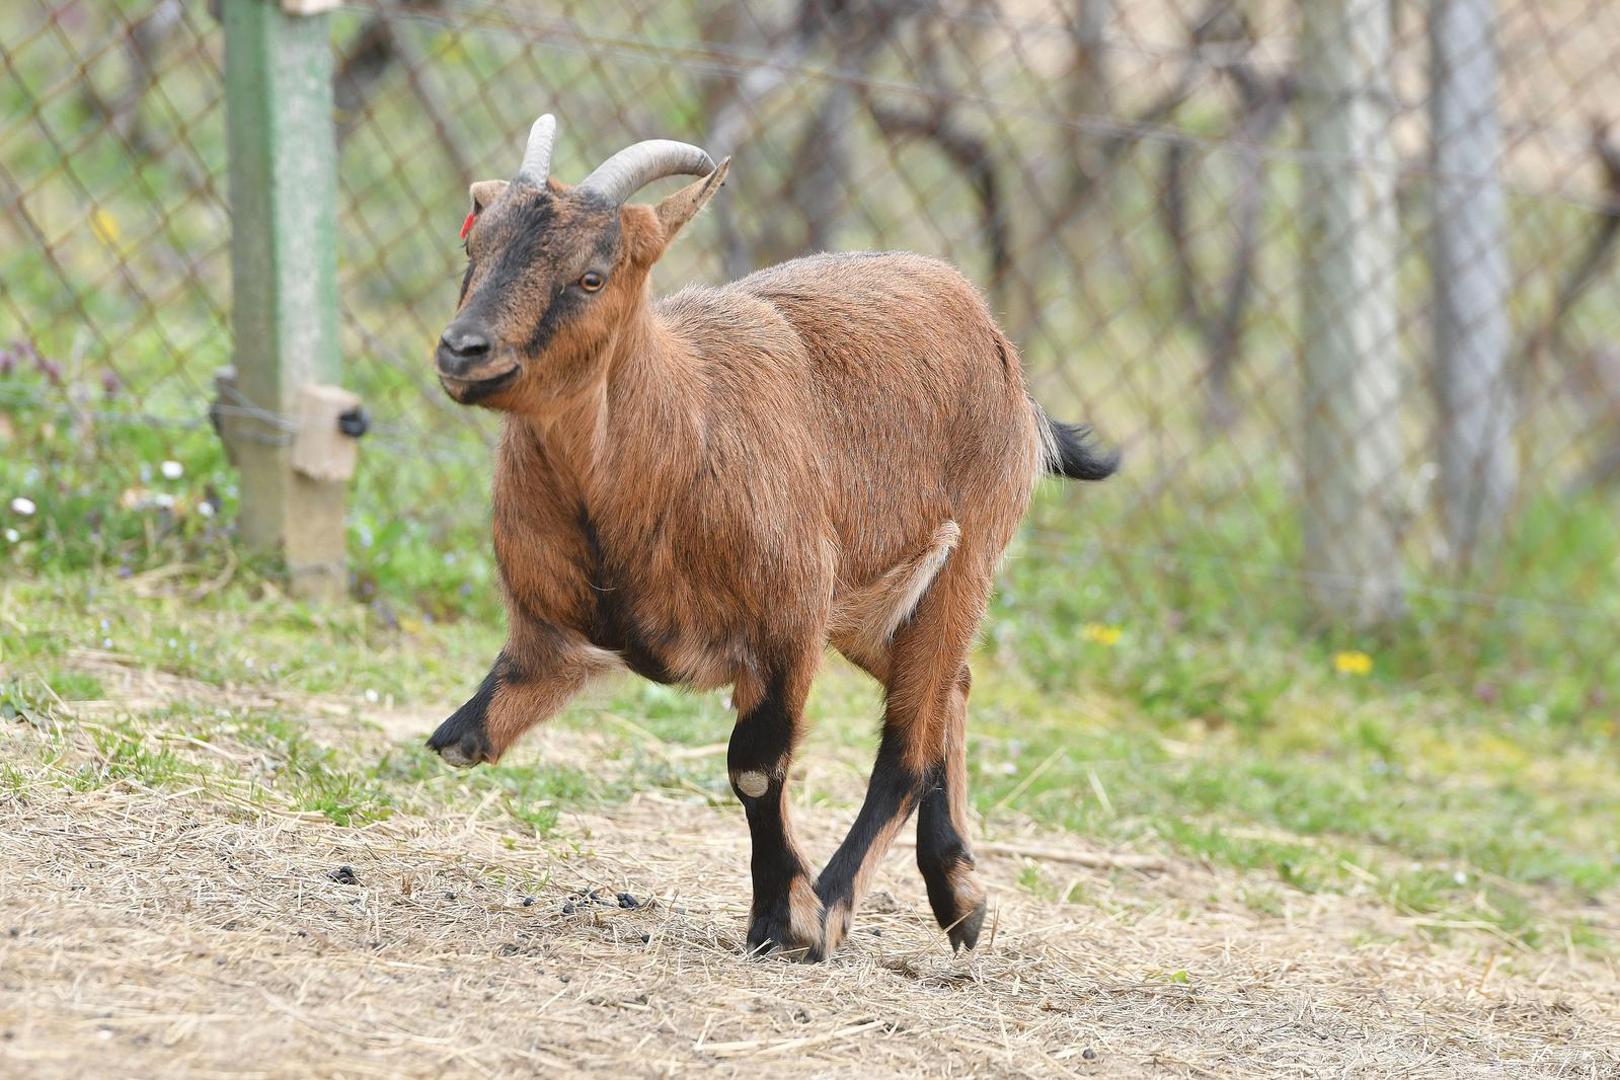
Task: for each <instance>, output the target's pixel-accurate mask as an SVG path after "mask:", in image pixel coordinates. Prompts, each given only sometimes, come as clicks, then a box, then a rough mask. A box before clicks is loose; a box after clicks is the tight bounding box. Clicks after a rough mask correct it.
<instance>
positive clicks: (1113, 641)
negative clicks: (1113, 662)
mask: <svg viewBox="0 0 1620 1080" xmlns="http://www.w3.org/2000/svg"><path fill="white" fill-rule="evenodd" d="M1124 633H1125V631H1124V630H1122V629H1121V628H1120V627H1117V626H1109V625H1108V624H1107V623H1095V622H1088V623H1086V625H1084V626H1082V627H1081V628H1080V640H1081V641H1091V642H1095V643H1096V644H1098V645H1118V644H1119V639H1120V635H1122V634H1124Z"/></svg>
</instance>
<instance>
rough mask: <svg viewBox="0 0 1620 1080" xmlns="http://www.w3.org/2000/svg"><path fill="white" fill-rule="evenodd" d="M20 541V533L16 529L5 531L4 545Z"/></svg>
mask: <svg viewBox="0 0 1620 1080" xmlns="http://www.w3.org/2000/svg"><path fill="white" fill-rule="evenodd" d="M21 539H22V533H20V532H18V531H17V530H16V529H7V530H6V543H8V544H15V543H16V542H17V541H19V540H21Z"/></svg>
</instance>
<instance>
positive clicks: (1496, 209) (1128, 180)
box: [0, 0, 1620, 708]
mask: <svg viewBox="0 0 1620 1080" xmlns="http://www.w3.org/2000/svg"><path fill="white" fill-rule="evenodd" d="M333 30H334V34H333V48H334V49H335V51H336V75H335V83H334V98H335V101H336V106H337V111H336V116H335V125H334V126H335V132H336V136H337V139H338V141H339V146H340V159H339V160H340V169H339V183H340V192H341V200H342V203H341V206H340V223H341V225H340V233H339V236H338V243H339V254H340V267H341V270H340V275H341V281H340V305H341V312H342V327H343V354H344V381H345V383H346V384H347V385H349V386H351V387H352V388H354V389H356V390H358V391H359V392H360V393H361V394H362V395H363V397H364V398H365V400H366V401H367V403H368V405H369V407H370V409H371V412H372V414H373V415H374V417H375V418H376V423H375V429H374V434H373V436H371V437H370V443H369V444H368V445H367V447H366V450H365V452H364V454H363V466H362V472H361V475H360V476H359V478H358V479H357V481H356V489H355V495H354V507H353V512H352V530H353V539H354V545H353V546H354V548H355V551H356V566H357V581H356V588H357V590H358V591H359V592H360V593H361V594H362V595H365V594H366V593H367V591H368V589H370V588H372V587H373V586H372V585H371V584H369V582H370V580H371V578H372V577H373V576H374V575H375V574H376V572H378V570H379V568H380V566H381V563H382V561H384V560H387V559H389V558H392V557H394V556H393V555H392V554H390V553H391V552H394V551H396V550H397V549H398V547H399V545H398V544H397V543H396V541H397V540H398V539H399V538H401V537H404V536H415V537H419V538H424V539H425V540H426V541H427V542H428V543H429V545H430V546H431V547H432V548H433V549H434V550H436V551H439V552H442V553H443V562H442V563H435V564H434V565H432V566H424V567H422V568H419V569H416V570H413V571H411V572H412V573H415V574H416V575H417V576H418V577H419V578H421V579H427V578H436V579H448V580H451V581H453V582H457V583H459V586H460V588H461V589H462V591H463V592H471V591H477V590H479V589H481V588H484V587H486V586H487V585H488V584H489V580H490V571H489V567H488V559H487V556H486V554H485V552H486V551H487V543H486V542H485V539H484V536H483V533H484V529H485V519H486V517H487V511H486V508H485V504H486V500H487V496H486V494H485V486H486V481H485V479H484V478H485V477H486V475H487V470H488V446H489V442H490V439H491V438H492V435H493V432H494V430H495V427H494V421H493V420H492V418H490V417H488V416H486V415H482V414H477V413H473V412H470V411H467V410H462V409H459V408H457V407H454V406H453V405H452V404H451V403H450V402H449V401H448V400H447V399H445V398H444V396H443V394H442V392H441V391H440V390H439V389H438V387H437V385H436V383H435V381H434V379H433V377H432V375H431V368H430V361H429V356H430V350H431V344H432V343H433V342H434V341H435V339H436V337H437V335H438V332H439V331H440V330H441V329H442V327H443V324H444V322H445V321H446V319H447V317H448V315H449V313H450V312H451V311H452V308H453V305H454V301H455V294H456V288H457V283H458V281H459V277H460V270H461V262H462V254H461V250H460V244H459V242H458V240H457V236H456V231H457V227H458V226H459V224H460V222H461V219H462V216H463V214H464V213H465V210H466V201H467V197H466V186H467V184H468V183H469V182H470V181H472V180H475V179H480V178H485V177H504V176H507V175H509V174H510V173H511V172H512V170H513V167H514V166H515V164H516V161H517V159H518V156H519V155H520V153H521V149H522V139H523V135H524V133H525V132H526V131H527V129H528V126H529V124H530V123H531V122H532V120H533V119H534V117H535V115H536V114H538V113H540V112H542V111H552V112H555V113H557V114H558V116H559V118H560V120H561V125H562V134H561V137H560V139H559V145H558V150H557V155H556V158H555V160H554V163H553V172H554V174H556V175H558V176H560V177H562V178H564V179H577V178H578V177H580V176H582V175H583V174H584V173H585V172H586V171H588V169H589V168H591V167H592V166H593V165H594V164H595V163H596V162H598V161H599V160H601V159H602V158H603V157H605V156H606V155H607V154H609V153H611V152H612V151H613V150H615V149H617V148H618V147H620V146H621V145H623V144H625V143H627V142H629V141H632V140H634V139H637V138H644V137H654V136H668V137H676V138H683V139H687V140H689V141H694V142H699V143H701V144H703V145H704V146H706V147H707V148H709V149H710V150H711V151H713V152H715V153H716V156H718V155H719V154H732V155H733V156H734V165H733V171H732V180H731V181H730V182H729V183H728V185H727V190H726V192H725V193H723V195H722V197H721V198H720V199H717V200H716V208H715V209H714V210H713V211H712V212H711V213H710V214H708V215H707V216H706V217H704V218H703V219H701V220H700V223H699V224H698V225H697V226H696V227H695V228H694V234H693V235H692V236H690V237H687V238H684V239H683V242H682V243H681V244H680V245H677V247H676V249H675V250H674V251H672V252H671V254H670V255H669V257H668V258H667V259H666V260H665V262H664V263H662V264H660V266H659V268H658V271H657V273H656V275H655V284H656V285H657V287H659V288H660V289H663V290H668V289H670V288H672V287H674V286H676V285H678V284H680V283H683V282H686V281H689V280H700V281H711V282H714V281H721V280H725V279H727V278H729V277H732V276H735V275H737V274H740V273H743V272H746V271H747V270H749V269H751V268H754V267H758V266H762V265H766V264H768V263H771V262H774V261H777V260H780V259H784V258H789V257H792V256H794V255H796V254H799V253H802V252H805V251H809V250H815V249H821V248H841V249H863V248H906V249H911V250H916V251H921V252H925V253H930V254H935V255H938V256H940V257H942V258H945V259H947V260H949V261H951V262H952V263H954V264H956V265H957V266H959V267H961V268H962V269H963V270H964V271H965V272H966V273H967V274H968V275H969V276H970V277H971V278H973V279H974V280H975V281H976V282H978V283H979V284H980V285H981V287H983V289H984V290H985V292H986V294H987V295H988V296H989V297H990V298H991V300H992V303H993V305H994V307H995V308H996V310H997V311H998V313H1000V315H1001V316H1002V318H1003V321H1004V324H1005V326H1006V328H1007V330H1008V332H1009V334H1010V336H1011V337H1012V338H1013V339H1014V340H1015V341H1017V342H1018V343H1019V345H1020V348H1021V349H1022V351H1023V353H1024V358H1025V365H1026V369H1027V371H1028V372H1029V374H1030V377H1031V381H1032V385H1033V388H1034V391H1035V394H1036V396H1037V397H1038V398H1039V399H1041V400H1042V401H1043V403H1045V405H1046V406H1047V408H1048V410H1049V411H1050V412H1051V413H1052V414H1053V415H1055V416H1059V417H1063V418H1069V419H1085V420H1088V421H1090V422H1091V423H1093V424H1094V425H1095V426H1096V427H1097V429H1098V430H1099V432H1100V433H1101V435H1102V436H1103V437H1104V438H1105V439H1106V440H1107V441H1109V442H1111V443H1115V444H1117V445H1119V446H1121V447H1122V448H1123V450H1124V453H1125V459H1126V468H1125V470H1124V471H1123V473H1122V474H1121V476H1120V477H1119V478H1118V479H1117V480H1115V481H1113V482H1111V483H1110V484H1109V485H1106V486H1104V487H1103V488H1099V489H1096V490H1088V491H1087V492H1085V494H1084V496H1083V497H1080V498H1078V500H1077V497H1076V496H1075V494H1074V493H1073V492H1048V493H1046V495H1045V496H1043V498H1042V500H1041V501H1040V503H1039V504H1038V506H1037V508H1036V512H1035V513H1034V515H1033V517H1032V523H1031V526H1030V528H1029V530H1028V532H1027V535H1026V538H1025V540H1024V541H1023V545H1024V550H1025V551H1026V552H1027V553H1029V554H1030V555H1031V556H1033V555H1034V554H1035V553H1036V552H1037V551H1038V552H1039V554H1040V557H1041V558H1042V559H1051V560H1054V562H1055V564H1056V565H1057V566H1061V567H1066V569H1054V570H1053V575H1054V580H1055V581H1056V585H1055V586H1054V587H1055V588H1061V589H1062V590H1064V593H1063V595H1062V596H1061V597H1059V599H1058V601H1057V602H1058V603H1059V607H1060V609H1061V611H1062V612H1063V613H1064V614H1065V615H1066V616H1068V617H1075V618H1084V619H1095V620H1098V621H1102V622H1108V623H1116V622H1122V623H1132V624H1135V625H1140V626H1144V627H1155V628H1158V629H1159V630H1164V629H1165V628H1170V629H1177V628H1182V627H1185V626H1186V625H1187V624H1188V623H1189V622H1195V623H1198V624H1199V625H1201V626H1202V627H1203V628H1204V629H1206V630H1210V631H1214V632H1228V631H1233V632H1235V631H1239V630H1244V629H1253V628H1265V627H1271V626H1297V627H1312V626H1320V625H1322V624H1323V623H1324V622H1325V623H1326V624H1327V625H1328V626H1329V628H1330V629H1335V628H1336V632H1338V633H1340V634H1344V633H1346V632H1347V631H1345V629H1344V627H1345V626H1348V625H1351V624H1353V623H1355V622H1356V618H1355V617H1354V615H1355V609H1354V605H1352V617H1349V618H1348V619H1346V620H1344V621H1342V622H1341V621H1339V620H1335V619H1332V618H1325V617H1324V616H1323V614H1322V612H1323V604H1322V594H1323V593H1324V591H1326V592H1327V593H1330V594H1331V593H1333V592H1335V591H1338V592H1341V593H1348V594H1352V595H1356V596H1362V597H1365V596H1372V597H1373V598H1374V599H1373V600H1372V601H1371V603H1373V605H1374V606H1378V605H1382V604H1385V603H1386V601H1388V600H1389V598H1388V597H1387V596H1385V595H1384V594H1385V593H1388V592H1392V593H1393V594H1394V596H1395V600H1394V601H1393V603H1395V604H1397V605H1398V608H1399V611H1398V615H1399V617H1398V619H1397V620H1396V621H1395V622H1394V623H1393V625H1394V626H1395V627H1396V628H1397V629H1396V631H1394V632H1395V633H1398V634H1401V635H1405V637H1406V638H1407V639H1408V644H1409V645H1411V646H1412V647H1413V650H1414V651H1413V655H1414V656H1415V657H1417V659H1415V660H1413V662H1412V663H1413V667H1414V668H1416V669H1418V670H1434V671H1439V672H1443V673H1446V674H1448V675H1455V676H1460V677H1462V678H1465V679H1466V678H1469V677H1471V675H1472V673H1474V672H1476V671H1480V670H1485V669H1486V668H1487V667H1490V666H1492V665H1506V666H1507V670H1509V671H1511V670H1512V667H1513V665H1531V664H1536V665H1561V667H1562V669H1563V670H1567V672H1568V674H1569V678H1570V680H1571V683H1572V685H1573V686H1575V687H1577V688H1578V690H1579V693H1578V694H1576V695H1575V696H1574V697H1573V698H1572V699H1571V700H1572V701H1575V702H1577V703H1578V705H1577V707H1587V708H1590V707H1593V706H1598V707H1612V701H1611V699H1610V698H1609V697H1606V696H1605V694H1606V693H1611V694H1612V687H1613V686H1614V685H1616V683H1617V671H1616V666H1615V658H1614V657H1613V655H1612V651H1613V650H1612V644H1611V642H1612V635H1613V628H1614V626H1615V625H1616V619H1617V618H1620V513H1617V512H1616V511H1617V509H1620V499H1617V495H1616V491H1617V489H1620V304H1617V303H1616V301H1617V299H1620V297H1617V292H1616V283H1615V280H1614V277H1613V274H1612V268H1611V262H1612V248H1613V246H1614V244H1615V242H1616V237H1617V235H1620V135H1613V136H1611V133H1610V131H1609V127H1608V121H1609V119H1610V112H1611V111H1612V110H1613V108H1614V106H1613V102H1615V101H1616V100H1620V67H1617V66H1616V65H1615V64H1614V63H1613V59H1614V57H1615V55H1616V54H1617V51H1620V8H1616V7H1614V6H1613V5H1609V4H1604V3H1602V2H1599V0H1592V2H1587V3H1582V2H1573V0H1534V2H1532V0H1506V2H1501V3H1493V2H1491V0H1436V2H1434V3H1418V2H1415V0H1375V3H1374V4H1368V3H1367V0H1352V2H1350V3H1325V2H1320V0H1312V2H1311V3H1306V4H1293V3H1283V2H1280V0H1253V2H1239V0H1210V2H1207V3H1202V4H1200V3H1195V2H1191V0H1186V2H1178V0H1067V2H1056V0H949V2H939V0H798V2H788V0H743V2H737V0H682V2H680V3H673V4H672V3H653V2H651V0H630V2H628V3H624V4H618V5H610V6H607V7H604V6H603V5H599V4H591V5H586V4H579V3H573V2H570V0H563V2H560V3H556V4H546V5H531V4H528V3H521V2H518V0H507V2H499V0H419V2H414V3H389V2H385V0H377V2H372V3H365V4H355V5H349V6H345V7H343V8H341V9H340V10H339V12H338V13H337V15H336V17H335V18H334V27H333ZM222 52H223V46H222V34H221V30H220V27H219V25H218V22H217V17H216V14H215V13H212V12H210V10H209V8H208V7H207V6H203V5H194V4H186V3H183V2H180V0H160V2H157V3H144V4H143V3H136V2H133V0H131V2H122V3H106V4H102V3H88V2H80V0H38V2H27V0H21V2H18V3H14V4H10V5H7V6H6V8H5V11H4V12H3V13H0V64H3V66H4V71H3V73H0V111H3V116H4V123H3V125H0V202H3V203H4V206H5V214H4V218H3V223H0V276H3V279H4V287H3V292H0V320H4V329H3V332H0V346H3V348H4V352H3V353H0V405H3V409H4V411H3V412H0V421H4V427H0V438H3V440H4V441H5V442H8V443H10V444H11V446H10V452H9V453H8V457H9V458H10V461H9V463H8V465H7V466H6V469H7V471H6V473H5V474H4V476H5V480H6V483H7V485H8V487H9V490H8V491H5V492H0V493H3V494H6V495H7V497H8V498H10V497H13V496H18V497H22V498H23V499H24V500H25V501H26V502H27V503H28V504H29V505H30V506H36V504H37V505H43V504H45V503H46V502H49V504H50V512H49V513H48V514H47V513H43V512H41V513H32V512H30V513H29V514H22V513H21V512H20V511H18V510H17V509H16V508H15V507H13V509H12V513H11V516H10V518H8V521H10V523H11V526H12V527H11V531H10V533H9V534H8V537H10V538H11V539H10V540H9V542H10V543H11V544H13V545H14V546H17V545H22V546H27V545H29V544H35V545H37V550H38V552H40V553H44V554H49V553H53V552H54V553H55V554H56V555H57V556H62V557H82V558H87V559H95V560H102V561H109V562H119V563H121V564H123V565H124V566H125V568H126V570H127V571H128V572H130V573H140V572H143V571H144V570H145V569H146V567H145V566H143V565H142V559H143V558H145V557H146V555H145V554H143V553H149V552H150V551H152V550H154V543H155V542H156V541H155V540H154V537H157V539H158V540H161V538H162V537H161V535H159V534H169V533H173V534H175V535H178V536H181V537H183V538H184V537H190V538H193V539H195V538H197V537H199V536H202V537H206V536H212V535H217V532H218V530H220V529H222V528H225V527H227V526H228V522H229V518H230V512H231V508H232V499H233V498H234V495H233V492H232V489H231V479H230V473H229V470H228V469H227V468H226V467H225V466H224V464H223V462H222V460H221V459H220V458H219V456H218V455H217V453H215V451H214V449H213V436H212V433H211V431H210V430H209V429H208V422H207V415H208V413H207V410H208V406H209V402H210V399H211V398H212V397H213V389H212V386H211V376H212V373H213V371H214V370H215V369H216V368H217V367H219V366H221V365H223V364H226V363H228V362H229V360H230V355H231V340H230V323H229V309H230V294H229V289H230V283H229V243H230V231H231V219H230V214H229V207H228V202H227V191H226V183H225V171H226V158H225V144H226V139H225V109H224V86H223V78H222V67H223V57H222ZM1437 268H1439V269H1437ZM1442 324H1443V325H1442ZM1334 356H1338V357H1340V362H1339V364H1338V366H1337V367H1334V366H1332V364H1329V365H1328V366H1327V367H1323V366H1322V365H1323V364H1324V363H1326V362H1327V361H1324V360H1323V358H1324V357H1325V358H1327V360H1328V361H1331V359H1332V358H1333V357H1334ZM1346 357H1348V358H1349V362H1348V364H1347V363H1346V362H1345V360H1344V358H1346ZM1313 365H1314V367H1313ZM64 433H67V434H68V435H69V436H70V437H68V438H66V439H64V438H62V435H63V434H64ZM1470 439H1472V440H1473V441H1472V442H1470ZM1482 442H1483V443H1484V444H1485V445H1481V443H1482ZM165 462H168V463H169V464H168V465H166V464H165ZM182 462H183V464H181V463H182ZM1334 462H1338V463H1339V464H1340V465H1343V466H1345V467H1344V468H1342V469H1340V470H1338V471H1337V472H1334V470H1333V469H1331V468H1330V466H1331V465H1332V464H1333V463H1334ZM1346 463H1348V464H1346ZM182 469H190V470H191V471H192V475H189V476H188V480H195V481H196V482H195V483H189V484H179V485H177V484H170V485H169V486H168V487H165V481H166V480H173V479H174V477H172V476H170V473H171V472H178V471H181V470H182ZM1346 476H1348V477H1349V479H1348V481H1347V480H1346V479H1345V477H1346ZM1324 477H1325V478H1326V479H1324ZM109 492H111V493H113V494H114V495H115V496H116V498H115V499H113V500H112V501H109V499H108V497H107V496H108V493H109ZM1077 501H1078V506H1079V510H1078V512H1077V510H1076V505H1077ZM36 508H37V506H36ZM29 530H33V532H32V533H30V531H29ZM1017 600H1018V597H1016V596H1015V597H1014V598H1013V602H1016V601H1017ZM1330 607H1331V605H1330ZM1341 610H1342V609H1341ZM1360 613H1361V614H1364V613H1365V612H1364V611H1362V612H1360Z"/></svg>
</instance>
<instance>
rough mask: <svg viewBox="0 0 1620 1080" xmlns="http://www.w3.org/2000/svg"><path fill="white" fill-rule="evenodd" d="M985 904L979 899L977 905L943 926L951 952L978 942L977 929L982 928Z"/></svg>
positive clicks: (970, 946) (967, 947)
mask: <svg viewBox="0 0 1620 1080" xmlns="http://www.w3.org/2000/svg"><path fill="white" fill-rule="evenodd" d="M986 906H987V905H986V904H985V902H984V900H982V899H981V900H980V901H979V906H978V907H976V908H974V909H973V910H972V911H971V912H969V913H968V914H967V915H964V916H963V917H962V918H960V919H958V920H956V921H955V922H954V923H952V924H951V925H949V926H947V927H946V928H945V936H946V937H948V938H950V939H951V952H953V953H954V952H961V951H962V950H963V949H972V948H973V947H974V946H976V945H977V944H978V943H979V931H980V930H982V929H984V912H985V908H986Z"/></svg>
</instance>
